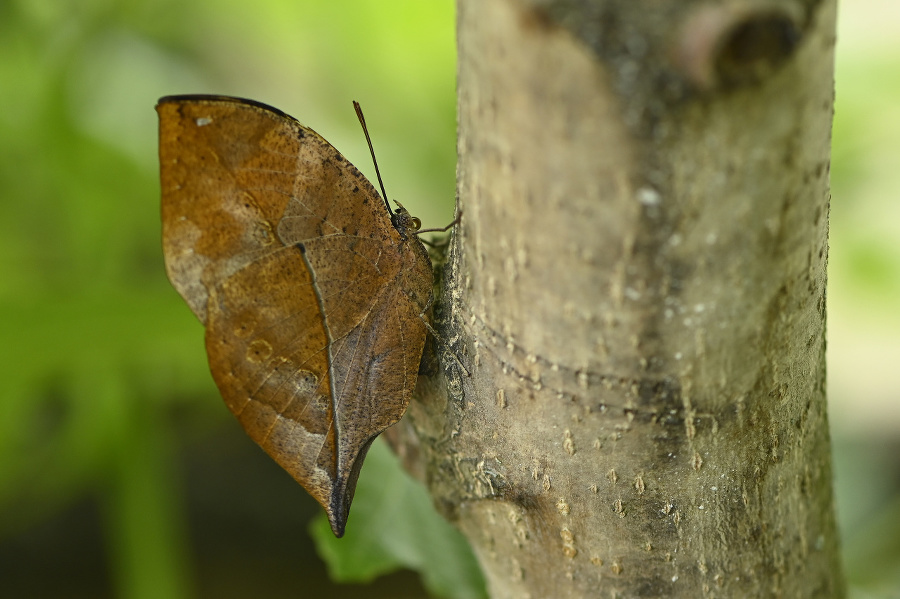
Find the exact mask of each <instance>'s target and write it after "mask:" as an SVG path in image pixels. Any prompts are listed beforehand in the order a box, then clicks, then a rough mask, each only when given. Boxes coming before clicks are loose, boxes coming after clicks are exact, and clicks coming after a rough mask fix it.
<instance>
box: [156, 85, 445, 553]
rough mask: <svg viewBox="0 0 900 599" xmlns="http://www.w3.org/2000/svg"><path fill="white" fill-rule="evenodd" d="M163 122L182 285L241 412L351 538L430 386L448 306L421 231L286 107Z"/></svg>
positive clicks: (214, 365)
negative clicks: (365, 477)
mask: <svg viewBox="0 0 900 599" xmlns="http://www.w3.org/2000/svg"><path fill="white" fill-rule="evenodd" d="M354 105H355V106H356V107H357V114H358V115H359V118H360V122H361V123H362V125H363V129H364V131H366V128H365V121H364V119H363V117H362V112H361V111H360V110H359V107H358V104H356V103H355V102H354ZM156 111H157V113H158V114H159V161H160V176H161V187H162V237H163V253H164V257H165V264H166V271H167V274H168V277H169V280H170V281H171V283H172V285H173V286H174V287H175V289H176V290H177V291H178V293H179V294H181V296H182V298H184V300H185V302H187V304H188V306H189V307H190V308H191V310H192V311H193V312H194V314H195V315H196V316H197V318H199V319H200V321H201V322H202V323H203V325H204V326H205V327H206V351H207V355H208V358H209V367H210V371H211V373H212V376H213V379H214V380H215V382H216V385H217V386H218V388H219V391H220V392H221V395H222V398H223V399H224V400H225V404H226V405H227V406H228V408H229V409H230V410H231V412H232V413H233V414H234V415H235V416H236V417H237V419H238V421H239V422H240V424H241V426H243V428H244V430H245V431H246V432H247V434H248V435H249V436H250V437H251V438H252V439H253V440H254V441H256V443H258V444H259V445H260V446H261V447H262V448H263V449H264V450H265V451H266V452H267V453H268V454H269V455H270V456H271V457H272V458H274V459H275V461H276V462H278V464H279V465H281V467H282V468H284V469H285V470H287V472H289V473H290V474H291V476H293V477H294V478H295V479H296V480H297V482H299V483H300V484H301V485H302V486H303V487H304V488H305V489H306V490H307V491H308V492H309V493H310V495H312V496H313V497H314V498H315V499H316V500H317V501H318V502H319V503H320V504H321V505H322V507H323V508H324V509H325V512H326V514H327V516H328V519H329V522H330V524H331V528H332V531H333V532H334V534H335V535H336V536H338V537H340V536H342V535H343V533H344V529H345V526H346V523H347V517H348V515H349V511H350V503H351V502H352V500H353V494H354V490H355V488H356V481H357V478H358V476H359V472H360V468H361V467H362V463H363V460H364V458H365V455H366V451H367V450H368V448H369V446H370V445H371V443H372V441H373V440H374V439H375V437H376V436H377V435H378V434H379V433H381V432H382V431H384V430H385V429H386V428H387V427H389V426H391V425H392V424H394V423H395V422H397V421H398V420H399V419H400V417H401V416H402V415H403V413H404V412H405V410H406V408H407V405H408V404H409V401H410V398H411V397H412V394H413V390H414V388H415V385H416V379H417V375H418V370H419V362H420V360H421V357H422V352H423V348H424V344H425V338H426V331H427V328H428V324H427V317H428V311H429V308H430V306H431V304H432V301H433V296H432V268H431V261H430V259H429V257H428V252H427V250H426V249H425V247H424V246H423V245H422V242H421V241H420V240H419V239H418V237H417V236H416V234H417V232H421V231H418V230H419V227H420V223H419V220H418V219H416V218H414V217H412V216H410V215H409V213H408V212H407V211H406V209H405V208H403V207H402V206H400V205H399V203H398V208H396V209H395V210H393V211H392V210H391V208H390V205H389V204H388V203H387V196H386V195H385V196H384V199H382V197H381V196H379V194H378V192H377V191H376V190H375V188H374V187H373V186H372V184H371V183H370V182H369V181H368V180H367V179H366V178H365V177H364V176H363V175H362V174H361V173H360V172H359V171H358V170H357V169H356V168H355V167H354V166H353V165H352V164H350V162H349V161H347V159H346V158H344V156H342V155H341V153H340V152H338V151H337V150H336V149H335V148H334V147H333V146H332V145H331V144H329V143H328V142H327V141H325V140H324V139H323V138H322V137H321V136H319V135H318V134H317V133H316V132H315V131H313V130H312V129H309V128H307V127H304V126H303V125H301V124H300V123H299V122H298V121H297V120H296V119H294V118H292V117H290V116H288V115H286V114H285V113H283V112H281V111H279V110H277V109H275V108H272V107H271V106H267V105H265V104H262V103H259V102H255V101H252V100H246V99H241V98H232V97H225V96H204V95H188V96H167V97H164V98H161V99H160V100H159V102H158V104H157V106H156ZM366 139H367V141H368V143H369V147H370V149H371V140H370V139H369V135H368V131H366ZM373 159H374V152H373ZM376 169H377V164H376ZM378 180H379V183H381V175H380V174H379V175H378ZM382 194H384V187H383V185H382ZM385 208H387V210H385Z"/></svg>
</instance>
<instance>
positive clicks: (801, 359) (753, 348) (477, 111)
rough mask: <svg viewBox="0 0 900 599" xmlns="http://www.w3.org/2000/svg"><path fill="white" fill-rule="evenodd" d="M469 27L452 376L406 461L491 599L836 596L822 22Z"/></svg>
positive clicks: (782, 12)
mask: <svg viewBox="0 0 900 599" xmlns="http://www.w3.org/2000/svg"><path fill="white" fill-rule="evenodd" d="M458 11H459V16H458V20H459V23H458V26H459V31H458V40H459V142H458V148H459V161H460V162H459V171H458V179H459V180H458V186H459V187H458V189H459V203H460V207H461V209H462V211H463V217H462V223H461V225H460V227H459V235H457V236H455V237H454V239H453V243H452V245H451V249H450V252H449V255H448V257H447V262H446V264H445V265H444V267H443V281H442V294H443V295H442V297H441V299H440V300H439V302H438V304H437V305H436V314H435V323H436V327H437V328H438V331H439V333H440V334H441V336H442V338H443V341H441V342H438V344H437V346H436V347H437V349H438V353H439V358H440V364H441V366H442V369H441V370H440V371H439V373H438V374H437V375H435V376H434V377H422V379H421V381H420V387H419V392H420V393H419V396H420V400H419V401H418V402H414V404H413V405H412V406H411V407H410V410H409V418H407V419H405V425H404V426H405V428H404V429H401V430H400V431H398V432H397V433H395V434H394V442H395V443H396V444H398V445H399V448H400V451H401V454H402V455H404V456H405V458H406V462H407V464H408V466H409V467H410V468H411V469H412V470H413V471H414V472H417V473H418V474H419V476H420V477H422V478H423V479H424V480H425V481H426V482H427V484H428V485H429V488H430V490H431V492H432V494H433V496H434V497H435V501H436V503H437V504H438V506H439V507H440V508H441V509H442V510H443V511H444V513H445V514H446V515H447V516H448V517H449V518H450V519H451V520H453V521H454V522H456V524H457V525H458V526H459V527H460V529H461V530H462V531H463V532H464V533H465V534H466V536H467V537H468V538H469V539H470V540H471V542H472V544H473V546H474V548H475V551H476V553H477V555H478V557H479V560H480V562H481V564H482V567H483V568H484V570H485V573H486V576H487V579H488V582H489V587H490V592H491V596H492V597H494V598H507V597H509V598H517V599H518V598H523V597H531V598H533V599H547V598H566V597H690V598H695V597H706V596H709V597H791V598H794V597H840V596H842V595H843V593H844V586H843V579H842V574H841V567H840V563H839V553H838V540H837V533H836V528H835V521H834V512H833V506H832V488H831V485H832V481H831V466H830V445H829V436H828V421H827V418H826V410H825V408H826V405H825V402H826V398H825V336H824V330H825V282H826V262H827V253H828V246H827V235H828V203H829V151H830V131H831V118H832V105H833V48H834V42H835V34H834V28H835V24H834V15H835V5H834V1H833V0H822V1H819V0H797V1H795V2H779V3H773V2H764V1H759V2H755V1H753V0H747V1H740V2H738V1H733V2H724V3H699V2H672V3H659V2H653V1H650V0H640V1H638V0H593V1H588V0H530V1H529V0H459V6H458ZM454 353H455V354H456V356H457V357H458V360H459V361H460V362H461V363H462V364H464V365H465V368H466V369H467V370H468V374H469V375H468V376H467V374H466V373H465V372H464V371H463V369H462V368H461V367H460V363H458V362H457V359H455V358H454V357H453V354H454Z"/></svg>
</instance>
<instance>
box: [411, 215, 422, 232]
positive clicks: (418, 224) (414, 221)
mask: <svg viewBox="0 0 900 599" xmlns="http://www.w3.org/2000/svg"><path fill="white" fill-rule="evenodd" d="M409 228H410V229H412V230H413V231H418V230H419V229H421V228H422V221H421V220H419V219H418V218H416V217H415V216H414V217H412V218H411V219H409Z"/></svg>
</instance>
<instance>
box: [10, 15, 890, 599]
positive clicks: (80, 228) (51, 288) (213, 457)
mask: <svg viewBox="0 0 900 599" xmlns="http://www.w3.org/2000/svg"><path fill="white" fill-rule="evenodd" d="M894 4H895V3H891V2H889V1H884V0H854V1H853V2H848V3H845V4H844V5H842V6H841V15H840V18H841V25H840V28H841V29H840V35H839V44H838V53H839V54H838V64H837V105H836V121H835V129H834V142H835V145H834V161H833V165H832V180H833V187H834V190H833V195H834V198H833V203H832V236H831V245H832V250H831V261H830V273H829V277H830V289H829V325H828V326H829V385H830V402H831V420H832V429H833V434H834V438H835V446H834V451H835V462H836V485H837V492H838V502H839V503H838V508H839V516H840V522H841V528H842V534H843V538H844V542H845V553H846V557H847V563H848V571H849V575H850V579H851V582H852V584H853V591H854V594H855V595H856V596H858V597H869V596H874V597H880V596H891V595H890V593H891V591H892V590H896V589H900V499H898V497H900V495H898V492H897V489H898V480H900V460H898V459H897V458H896V456H897V455H900V451H898V450H900V310H898V307H900V202H897V194H898V190H900V168H898V166H900V42H898V41H897V39H898V38H897V36H896V31H897V29H898V22H900V14H898V9H897V8H896V7H895V6H894ZM454 44H455V42H454V8H453V3H452V2H451V1H450V0H403V1H400V0H394V1H392V2H378V1H374V0H337V1H332V2H309V1H297V0H254V1H253V2H238V1H236V0H225V1H221V0H189V1H184V0H177V1H176V0H131V1H127V2H126V1H125V0H0V581H2V582H0V585H2V588H3V595H4V596H10V597H26V596H27V597H106V596H117V597H124V598H132V597H134V598H137V597H148V598H149V597H165V598H172V599H177V598H180V597H247V596H261V597H262V596H264V597H282V596H283V597H304V596H320V595H325V594H327V595H330V596H340V597H375V596H384V597H410V598H412V597H425V596H428V595H427V593H428V592H430V593H432V594H440V595H444V596H453V597H478V596H480V594H481V591H480V586H479V585H480V584H481V581H480V578H479V574H478V572H477V569H476V568H475V567H474V564H473V563H472V561H471V560H472V558H471V555H470V554H469V553H467V549H466V547H465V544H464V543H463V542H462V541H461V539H460V538H459V537H458V536H455V535H454V534H453V532H452V531H451V530H450V529H449V528H448V527H447V526H446V525H445V524H444V523H443V522H442V521H440V520H439V519H437V518H436V516H435V515H434V513H433V512H431V511H430V509H429V502H428V498H427V495H425V493H424V490H423V489H422V488H421V487H418V486H417V485H415V484H414V483H412V482H411V481H409V479H408V478H406V477H404V475H403V474H402V473H400V472H399V471H398V470H397V468H396V464H395V463H394V462H393V460H392V457H391V456H390V455H389V454H388V453H387V452H385V451H383V448H376V449H374V450H373V455H372V456H371V457H370V458H369V460H368V461H367V468H366V469H365V470H364V475H363V478H362V479H361V481H360V490H359V495H358V499H357V502H356V503H354V514H353V515H352V516H351V520H350V526H349V528H348V531H349V532H348V538H347V539H346V541H347V543H344V544H341V545H336V544H334V543H333V542H332V541H331V540H330V539H329V537H328V535H327V534H322V533H323V532H327V531H325V530H323V529H322V521H321V520H318V521H315V522H314V524H313V525H312V529H313V531H314V536H315V537H316V538H318V539H320V544H319V548H318V552H316V551H315V550H314V549H313V545H312V544H311V542H310V539H309V535H308V530H309V529H310V521H311V520H312V519H313V518H314V517H316V516H317V515H318V513H319V509H318V507H317V506H316V505H315V504H314V503H313V502H312V500H311V499H309V498H308V496H307V495H306V494H305V493H304V492H303V490H302V489H301V488H300V487H299V486H297V485H296V484H295V483H293V481H291V480H290V478H289V477H288V476H287V475H286V474H284V473H282V472H281V471H280V470H279V469H278V467H277V466H275V465H274V464H273V463H272V462H271V461H269V460H268V458H266V457H265V456H264V455H263V454H262V452H261V451H260V450H259V449H258V448H256V446H255V445H253V444H252V443H251V442H250V441H249V440H247V439H246V438H245V437H244V436H243V433H242V432H241V431H240V430H239V427H238V426H237V424H236V423H235V422H234V420H233V418H232V417H231V416H230V415H229V414H228V412H227V410H226V409H225V408H224V406H223V405H222V402H221V400H220V399H219V398H218V395H217V392H216V390H215V388H214V385H213V383H212V381H211V379H210V377H209V374H208V371H207V369H206V364H205V353H204V351H203V342H202V327H201V326H200V324H199V323H198V322H197V321H196V319H195V318H194V317H193V315H192V314H191V313H190V311H189V310H188V309H187V307H186V306H185V305H184V304H183V303H182V301H181V299H180V298H179V297H178V296H177V294H176V293H175V292H174V291H173V290H172V289H171V288H170V286H169V285H168V283H167V281H166V280H165V276H164V273H163V268H162V256H161V252H160V244H159V217H158V211H159V208H158V206H159V184H158V181H157V176H158V174H157V169H158V166H157V158H156V127H157V125H156V114H155V112H154V110H153V106H154V104H155V101H156V99H157V98H158V97H160V96H163V95H167V94H181V93H221V94H230V95H239V96H245V97H250V98H253V99H256V100H259V101H262V102H266V103H268V104H272V105H274V106H277V107H278V108H280V109H282V110H283V111H285V112H287V113H289V114H291V115H293V116H295V117H297V118H298V119H299V120H300V121H302V122H303V123H304V124H306V125H307V126H310V127H312V128H313V129H315V130H316V131H318V132H319V133H320V134H321V135H323V136H324V137H325V138H326V139H328V140H329V141H330V142H331V143H332V144H333V145H334V146H336V147H337V148H339V149H340V150H341V151H342V152H343V153H344V154H345V155H346V156H347V157H348V158H349V159H350V160H351V161H352V162H353V163H354V164H356V165H357V166H358V167H359V168H360V169H361V170H362V171H363V172H364V173H365V174H366V175H367V176H369V177H370V178H372V179H373V180H374V172H373V169H372V167H371V161H370V159H369V157H368V150H367V148H366V145H365V140H364V138H363V137H362V134H361V132H360V130H359V125H358V123H357V122H356V118H355V115H354V113H353V109H352V105H351V100H358V101H360V102H361V103H362V106H363V108H364V109H365V111H366V116H367V120H368V124H369V128H370V131H371V133H372V135H373V141H374V144H375V148H376V151H377V152H378V156H379V164H380V166H381V168H382V174H383V176H384V178H385V185H386V187H387V189H388V193H389V194H390V195H391V196H393V197H396V198H397V199H399V200H400V201H401V202H403V203H404V205H406V206H407V207H408V208H409V209H410V212H412V213H413V214H415V215H417V216H419V217H421V219H422V221H423V223H424V226H427V227H437V226H443V225H444V224H446V223H447V222H449V221H450V220H451V219H452V214H453V198H454V195H455V172H454V165H455V89H454V87H455V58H454V51H455V47H454ZM364 494H365V495H367V496H369V497H374V499H372V500H366V504H365V505H366V507H363V505H364V504H363V495H364ZM397 522H402V525H400V526H399V528H400V530H399V533H398V534H397V535H385V534H383V530H382V528H387V525H388V524H390V528H391V529H394V528H398V525H397ZM354 530H356V532H355V533H354ZM351 535H355V536H357V539H355V540H354V539H352V538H349V537H350V536H351ZM320 554H321V555H322V556H325V557H327V558H328V559H329V563H330V564H331V565H330V568H331V570H330V571H331V574H332V575H333V576H337V577H340V578H343V579H350V580H356V581H366V580H370V579H372V578H373V577H376V576H377V575H378V574H379V573H381V572H384V571H389V570H392V569H395V568H398V567H404V568H412V569H415V570H418V571H419V572H421V573H422V574H421V576H419V575H417V574H414V573H413V572H412V571H410V570H404V569H401V570H400V571H399V572H395V573H393V574H390V575H387V576H384V577H381V578H378V579H376V580H375V582H372V583H370V584H368V585H367V586H360V585H359V584H350V585H341V586H339V587H334V586H332V583H330V582H329V581H328V576H327V567H326V566H325V564H324V563H323V562H322V561H321V559H320V557H319V555H320ZM426 589H428V590H426Z"/></svg>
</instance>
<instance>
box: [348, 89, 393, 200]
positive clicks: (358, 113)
mask: <svg viewBox="0 0 900 599" xmlns="http://www.w3.org/2000/svg"><path fill="white" fill-rule="evenodd" d="M353 108H355V109H356V116H357V118H359V124H360V125H362V128H363V133H365V134H366V142H368V144H369V152H370V153H371V154H372V163H373V164H374V165H375V174H376V175H378V185H379V186H380V187H381V196H382V197H383V198H384V205H385V206H387V211H388V214H390V215H391V216H392V217H393V213H392V212H391V205H390V203H389V202H388V197H387V192H386V191H385V190H384V183H383V182H382V181H381V171H379V170H378V161H377V160H375V148H373V147H372V138H371V137H369V129H368V128H367V127H366V117H364V116H363V113H362V108H360V107H359V102H357V101H356V100H353Z"/></svg>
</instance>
